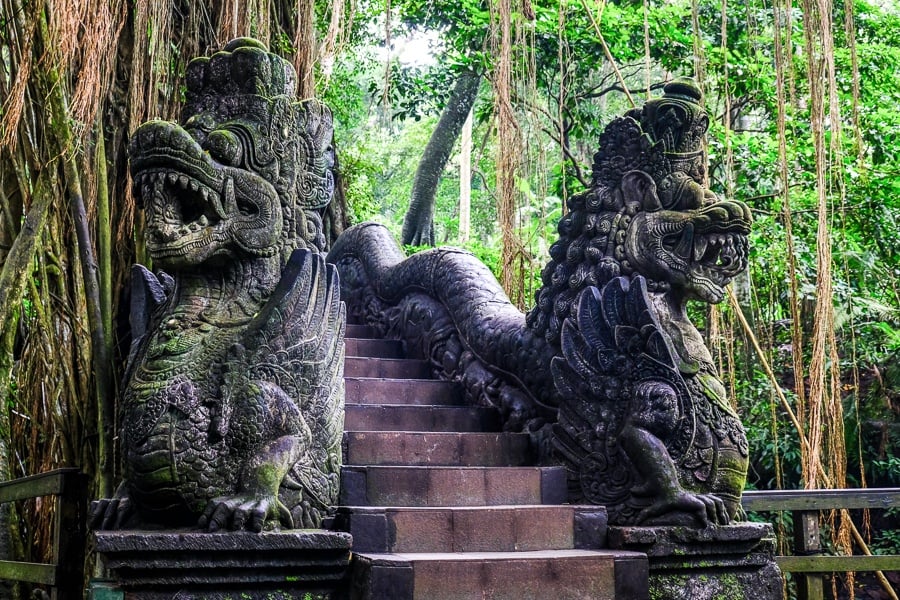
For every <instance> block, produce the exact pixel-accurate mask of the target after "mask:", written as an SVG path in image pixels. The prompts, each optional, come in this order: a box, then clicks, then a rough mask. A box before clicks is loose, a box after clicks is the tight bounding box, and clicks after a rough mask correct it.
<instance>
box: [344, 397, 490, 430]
mask: <svg viewBox="0 0 900 600" xmlns="http://www.w3.org/2000/svg"><path fill="white" fill-rule="evenodd" d="M498 426H499V419H498V418H497V413H496V412H495V411H493V410H491V409H488V408H481V407H471V406H432V405H424V406H416V405H404V404H348V405H347V407H346V414H345V417H344V427H345V429H346V430H347V431H446V432H450V431H492V430H496V429H497V428H498Z"/></svg>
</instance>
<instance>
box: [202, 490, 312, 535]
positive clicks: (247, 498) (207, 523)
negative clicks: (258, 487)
mask: <svg viewBox="0 0 900 600" xmlns="http://www.w3.org/2000/svg"><path fill="white" fill-rule="evenodd" d="M276 521H277V522H278V523H280V524H281V525H282V526H283V527H285V528H287V529H292V528H293V527H294V522H293V519H292V518H291V513H290V511H289V510H288V509H287V507H286V506H285V505H284V503H282V502H281V501H280V500H279V499H278V497H277V496H268V495H257V494H251V493H248V494H240V495H237V496H218V497H216V498H213V499H212V500H210V501H209V504H207V505H206V510H205V511H204V512H203V515H201V517H200V519H199V520H198V521H197V525H198V526H199V527H200V528H202V529H207V530H209V531H211V532H214V531H221V530H229V529H230V530H232V531H244V530H247V531H252V532H255V533H259V532H260V531H262V530H263V528H264V527H265V526H266V523H269V522H276Z"/></svg>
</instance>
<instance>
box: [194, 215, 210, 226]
mask: <svg viewBox="0 0 900 600" xmlns="http://www.w3.org/2000/svg"><path fill="white" fill-rule="evenodd" d="M197 224H198V225H200V227H206V226H207V225H209V219H207V218H206V215H200V218H199V219H197Z"/></svg>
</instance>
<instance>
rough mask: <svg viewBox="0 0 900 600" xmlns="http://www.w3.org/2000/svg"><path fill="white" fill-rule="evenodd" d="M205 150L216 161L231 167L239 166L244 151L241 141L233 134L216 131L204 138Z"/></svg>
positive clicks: (226, 131)
mask: <svg viewBox="0 0 900 600" xmlns="http://www.w3.org/2000/svg"><path fill="white" fill-rule="evenodd" d="M205 146H206V149H207V150H208V151H209V153H210V154H211V155H212V157H213V158H215V159H216V160H217V161H219V162H220V163H222V164H224V165H229V166H232V167H235V166H238V165H240V164H241V162H242V161H243V158H244V149H243V145H242V144H241V140H240V139H239V138H238V136H236V135H235V134H234V133H233V132H231V131H228V130H225V129H217V130H215V131H213V132H212V133H210V134H209V136H208V137H207V138H206V144H205Z"/></svg>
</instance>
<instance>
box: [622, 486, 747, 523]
mask: <svg viewBox="0 0 900 600" xmlns="http://www.w3.org/2000/svg"><path fill="white" fill-rule="evenodd" d="M677 512H681V513H687V514H690V515H693V516H694V518H695V519H696V520H697V521H698V522H699V523H700V524H701V525H703V526H704V527H708V526H710V525H727V524H728V521H729V519H728V512H727V511H726V510H725V503H724V502H722V499H721V498H719V497H717V496H714V495H712V494H692V493H690V492H685V491H680V492H677V493H676V494H674V496H671V497H665V498H662V499H659V500H656V501H655V502H654V503H653V504H651V505H650V506H648V507H647V508H645V509H644V510H642V511H641V512H640V514H638V516H637V519H636V521H637V523H638V524H642V523H645V522H646V521H653V522H654V524H664V523H663V522H664V521H665V515H667V514H670V513H677ZM656 517H663V518H662V519H656Z"/></svg>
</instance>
